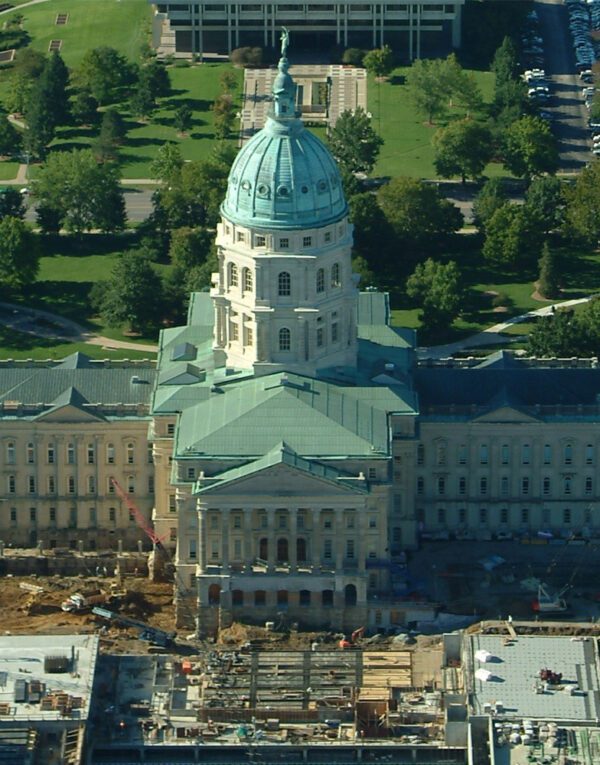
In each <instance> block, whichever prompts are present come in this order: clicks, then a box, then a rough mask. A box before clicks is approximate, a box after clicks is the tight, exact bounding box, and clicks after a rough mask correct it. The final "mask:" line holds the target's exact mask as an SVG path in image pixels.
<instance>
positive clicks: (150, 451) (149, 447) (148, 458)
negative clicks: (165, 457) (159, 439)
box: [146, 444, 154, 465]
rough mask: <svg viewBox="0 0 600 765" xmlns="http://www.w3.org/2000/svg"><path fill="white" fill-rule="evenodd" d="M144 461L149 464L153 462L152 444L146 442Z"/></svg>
mask: <svg viewBox="0 0 600 765" xmlns="http://www.w3.org/2000/svg"><path fill="white" fill-rule="evenodd" d="M146 455H147V457H146V461H147V463H148V464H149V465H152V463H153V462H154V453H153V451H152V444H148V451H147V452H146Z"/></svg>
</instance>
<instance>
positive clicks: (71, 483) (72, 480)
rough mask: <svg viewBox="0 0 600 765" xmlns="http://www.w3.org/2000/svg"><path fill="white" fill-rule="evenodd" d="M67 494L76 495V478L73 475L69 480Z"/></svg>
mask: <svg viewBox="0 0 600 765" xmlns="http://www.w3.org/2000/svg"><path fill="white" fill-rule="evenodd" d="M67 494H75V478H74V477H73V476H72V475H70V476H69V477H68V478H67Z"/></svg>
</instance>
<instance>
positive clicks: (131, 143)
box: [123, 136, 164, 148]
mask: <svg viewBox="0 0 600 765" xmlns="http://www.w3.org/2000/svg"><path fill="white" fill-rule="evenodd" d="M163 144H164V141H163V139H162V138H150V137H147V138H142V137H140V138H131V137H129V136H127V137H126V138H125V140H124V141H123V145H124V146H128V147H131V148H133V147H136V146H162V145H163Z"/></svg>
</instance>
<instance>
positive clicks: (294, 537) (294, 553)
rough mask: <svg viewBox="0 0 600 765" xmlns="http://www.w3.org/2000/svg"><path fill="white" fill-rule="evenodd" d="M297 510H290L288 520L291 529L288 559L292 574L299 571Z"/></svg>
mask: <svg viewBox="0 0 600 765" xmlns="http://www.w3.org/2000/svg"><path fill="white" fill-rule="evenodd" d="M296 513H297V510H289V511H288V518H289V522H290V523H289V527H290V533H289V541H288V559H289V562H290V574H295V573H297V571H298V548H297V546H296V545H297V541H298V518H297V515H296Z"/></svg>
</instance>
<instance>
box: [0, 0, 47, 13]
mask: <svg viewBox="0 0 600 765" xmlns="http://www.w3.org/2000/svg"><path fill="white" fill-rule="evenodd" d="M48 1H49V0H29V2H28V3H23V5H17V6H15V7H14V8H7V9H6V10H5V11H0V16H4V14H5V13H12V12H13V11H20V10H21V9H22V8H28V7H29V6H30V5H39V4H40V3H47V2H48Z"/></svg>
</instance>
